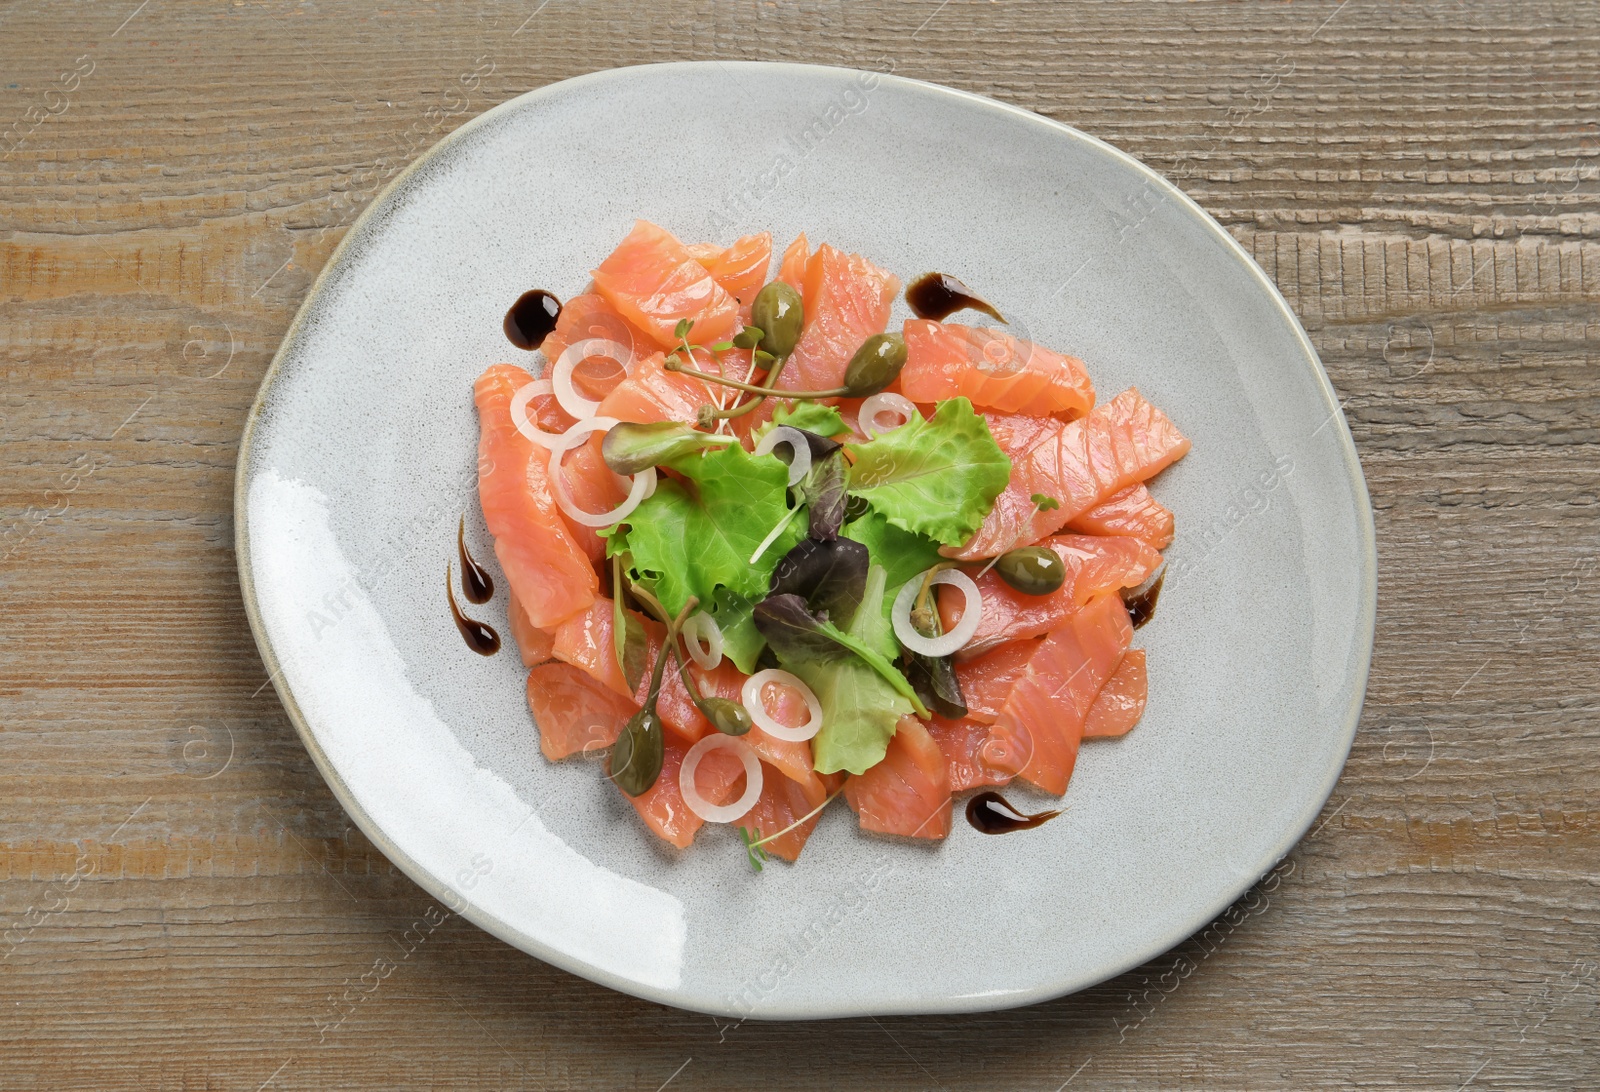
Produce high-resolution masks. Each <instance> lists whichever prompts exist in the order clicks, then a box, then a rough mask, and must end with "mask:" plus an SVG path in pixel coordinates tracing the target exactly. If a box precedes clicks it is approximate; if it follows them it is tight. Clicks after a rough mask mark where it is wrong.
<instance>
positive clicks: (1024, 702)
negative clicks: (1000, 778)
mask: <svg viewBox="0 0 1600 1092" xmlns="http://www.w3.org/2000/svg"><path fill="white" fill-rule="evenodd" d="M1132 640H1133V625H1132V623H1131V622H1129V620H1128V611H1127V608H1126V607H1124V606H1123V605H1122V597H1121V596H1119V595H1117V594H1116V593H1115V592H1108V593H1106V594H1105V595H1100V596H1096V597H1095V598H1094V599H1092V600H1091V601H1090V602H1089V604H1088V606H1086V607H1084V608H1083V609H1082V610H1080V611H1078V612H1077V613H1076V614H1074V615H1073V616H1072V617H1071V618H1069V619H1067V621H1066V622H1065V623H1064V624H1063V625H1062V626H1061V628H1059V629H1057V630H1056V631H1055V632H1054V633H1052V634H1050V636H1048V637H1046V638H1045V639H1044V640H1042V641H1040V642H1039V643H1038V645H1037V646H1036V647H1035V648H1034V652H1033V655H1032V656H1031V657H1030V658H1029V659H1028V667H1027V670H1026V671H1024V672H1023V673H1022V676H1021V677H1020V678H1019V679H1017V681H1016V683H1015V684H1014V685H1013V686H1012V688H1011V694H1010V696H1009V697H1008V698H1006V703H1005V705H1004V707H1003V708H1002V709H1001V710H1000V716H999V718H998V719H997V720H996V721H995V723H994V725H993V727H992V728H991V729H990V739H991V740H998V741H1000V742H1001V743H1002V744H1003V745H1004V746H1005V753H1006V754H1007V755H1024V756H1026V761H1025V762H1024V764H1023V767H1022V773H1021V775H1020V776H1021V777H1022V778H1023V779H1024V780H1026V781H1029V782H1031V783H1032V784H1034V785H1037V786H1038V787H1039V788H1041V789H1043V790H1044V791H1046V792H1048V793H1053V794H1055V795H1056V796H1060V795H1061V794H1062V793H1064V792H1066V791H1067V781H1068V780H1069V779H1070V778H1071V777H1072V767H1073V764H1074V763H1075V762H1076V761H1077V758H1078V743H1079V741H1080V740H1081V739H1082V738H1083V723H1084V719H1085V718H1086V717H1087V716H1088V715H1089V709H1090V707H1091V706H1092V705H1094V700H1095V698H1096V697H1097V696H1098V695H1099V693H1100V689H1101V688H1102V687H1103V686H1105V684H1106V681H1107V680H1108V679H1110V678H1111V675H1112V673H1113V672H1114V671H1116V669H1117V665H1118V664H1119V663H1120V662H1121V660H1122V656H1123V653H1124V652H1126V651H1127V648H1128V644H1129V642H1130V641H1132Z"/></svg>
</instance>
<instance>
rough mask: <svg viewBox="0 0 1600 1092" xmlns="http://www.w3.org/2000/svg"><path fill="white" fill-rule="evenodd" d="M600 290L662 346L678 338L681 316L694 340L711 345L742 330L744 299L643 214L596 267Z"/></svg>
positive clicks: (669, 345) (613, 304)
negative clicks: (737, 298)
mask: <svg viewBox="0 0 1600 1092" xmlns="http://www.w3.org/2000/svg"><path fill="white" fill-rule="evenodd" d="M593 276H594V286H595V290H596V291H597V292H599V293H600V294H601V295H602V296H604V297H605V298H606V300H607V301H608V302H610V304H611V305H612V306H613V307H615V308H616V309H617V311H618V313H619V314H621V315H622V317H623V318H625V319H627V320H628V321H629V322H631V323H633V324H634V325H635V326H637V327H639V329H641V330H643V331H644V332H645V333H646V334H648V335H649V336H650V338H651V339H652V340H653V341H654V342H655V343H656V344H657V345H658V346H660V347H661V348H663V349H670V348H671V347H672V346H674V345H676V344H677V343H678V337H677V335H676V334H675V333H674V332H673V329H674V327H676V326H677V324H678V322H679V321H680V320H682V319H689V320H690V321H692V322H693V323H694V332H693V333H692V334H691V335H690V338H691V340H693V341H694V342H696V343H697V344H700V345H711V344H714V343H715V342H718V341H722V340H723V339H724V338H728V337H731V336H733V334H734V333H736V332H737V331H736V330H735V327H736V326H737V325H738V319H739V305H738V303H737V302H735V301H734V298H733V297H732V296H731V295H729V294H728V292H727V290H726V289H724V288H723V287H722V286H721V285H720V284H718V283H717V282H716V280H715V279H713V278H712V276H711V274H710V273H708V272H707V271H706V268H705V266H703V265H701V264H700V263H699V262H697V261H696V260H695V257H694V254H693V253H691V252H690V250H689V248H688V247H686V246H684V245H683V244H682V243H680V242H678V240H677V239H675V238H673V236H672V234H671V232H668V231H667V230H665V229H664V228H660V227H657V226H656V225H655V224H652V223H650V222H649V221H646V220H639V221H637V222H635V224H634V225H633V230H632V231H631V232H629V233H628V237H627V238H626V239H624V240H622V243H621V244H620V245H619V246H618V247H617V249H616V250H614V251H612V253H611V256H610V257H609V258H607V259H606V260H605V261H603V262H601V263H600V267H599V268H598V269H596V270H594V271H593Z"/></svg>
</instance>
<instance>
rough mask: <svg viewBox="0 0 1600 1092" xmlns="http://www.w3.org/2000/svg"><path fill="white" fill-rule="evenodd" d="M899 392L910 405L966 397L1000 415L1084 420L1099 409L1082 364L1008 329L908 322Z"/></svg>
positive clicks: (910, 320)
mask: <svg viewBox="0 0 1600 1092" xmlns="http://www.w3.org/2000/svg"><path fill="white" fill-rule="evenodd" d="M905 339H906V366H905V369H904V370H903V371H901V373H900V393H901V394H903V395H905V396H906V397H907V398H909V399H911V400H912V401H913V402H938V401H942V400H943V399H946V398H957V397H963V396H964V397H966V398H968V399H970V400H971V401H972V404H973V405H974V406H977V407H979V408H980V409H991V410H998V411H1000V412H1001V413H1031V414H1035V415H1038V416H1044V415H1046V414H1060V415H1063V416H1066V417H1081V416H1083V415H1084V414H1086V413H1088V412H1089V410H1090V409H1092V408H1093V407H1094V384H1093V383H1091V382H1090V381H1089V372H1088V370H1087V369H1086V368H1085V367H1084V364H1083V361H1081V360H1079V359H1078V358H1077V357H1074V356H1063V355H1062V354H1060V353H1055V352H1051V351H1050V350H1049V349H1046V348H1045V347H1044V346H1042V345H1035V344H1034V343H1033V342H1031V341H1023V340H1021V339H1019V338H1014V337H1012V336H1011V335H1010V334H1008V333H1006V332H1005V331H1004V330H997V329H993V328H987V327H986V328H979V327H975V326H963V325H961V324H960V323H956V322H931V321H929V320H927V319H907V320H906V324H905Z"/></svg>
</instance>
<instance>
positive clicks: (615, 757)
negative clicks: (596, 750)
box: [606, 709, 666, 796]
mask: <svg viewBox="0 0 1600 1092" xmlns="http://www.w3.org/2000/svg"><path fill="white" fill-rule="evenodd" d="M665 742H666V741H665V738H664V737H663V736H662V734H661V718H660V717H658V716H656V712H655V710H654V709H641V710H639V711H638V712H637V713H635V714H634V715H633V716H631V717H629V718H628V723H627V725H626V726H625V727H624V728H623V729H622V734H621V735H619V736H618V737H617V742H616V743H615V745H613V746H612V748H611V758H610V759H609V761H608V763H607V770H606V773H607V775H608V776H610V778H611V780H613V781H615V782H616V783H617V787H618V788H619V789H621V790H622V791H623V792H625V793H627V794H628V795H629V796H643V795H644V794H645V793H647V792H649V791H650V787H651V786H652V785H654V784H655V783H656V778H658V777H660V776H661V760H662V757H663V754H664V749H665Z"/></svg>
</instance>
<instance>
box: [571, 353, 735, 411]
mask: <svg viewBox="0 0 1600 1092" xmlns="http://www.w3.org/2000/svg"><path fill="white" fill-rule="evenodd" d="M725 355H726V356H727V357H732V356H733V355H734V354H733V353H731V352H730V353H727V354H725ZM745 359H746V361H748V360H749V357H748V355H747V356H746V357H745ZM665 361H666V354H665V353H652V354H650V355H649V356H647V357H645V358H643V359H642V360H639V361H636V362H635V363H634V366H633V374H631V375H629V376H628V378H627V379H624V380H623V381H622V382H621V383H619V384H617V386H616V388H615V389H614V390H612V392H611V393H610V394H608V395H606V396H605V398H603V399H602V400H601V402H600V409H599V410H598V411H596V412H597V415H598V416H600V417H615V418H616V419H617V420H619V421H633V422H636V423H638V424H649V423H651V422H653V421H686V422H690V423H692V422H693V421H694V420H695V417H696V415H697V414H698V413H699V412H700V407H701V406H703V405H706V404H707V403H712V404H716V402H717V397H716V395H715V394H714V393H712V391H711V390H710V384H708V383H706V381H705V380H703V379H696V378H695V377H694V376H692V375H684V374H683V373H682V372H669V371H667V370H666V368H665V367H663V364H664V362H665ZM708 362H709V361H708V358H702V357H701V354H699V353H696V354H695V365H696V367H700V368H704V367H706V366H707V365H708ZM710 370H712V371H715V370H716V366H715V365H710ZM746 370H748V364H747V365H746ZM729 374H732V370H731V368H730V370H729Z"/></svg>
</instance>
